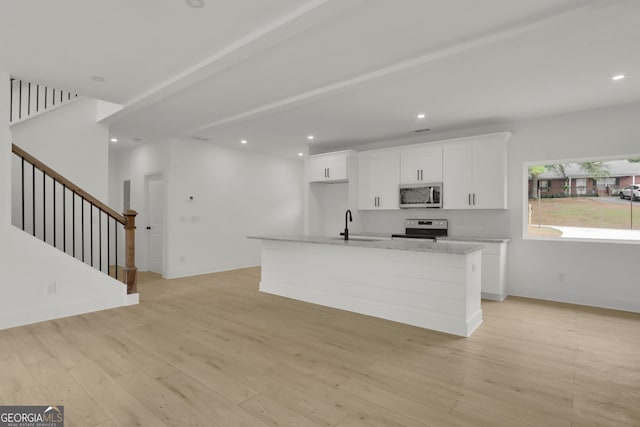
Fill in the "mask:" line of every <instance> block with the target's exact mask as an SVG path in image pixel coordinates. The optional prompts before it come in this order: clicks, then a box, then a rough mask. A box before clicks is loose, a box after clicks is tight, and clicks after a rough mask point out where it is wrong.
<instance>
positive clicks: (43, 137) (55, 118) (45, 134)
mask: <svg viewBox="0 0 640 427" xmlns="http://www.w3.org/2000/svg"><path fill="white" fill-rule="evenodd" d="M97 106H98V101H96V100H93V99H88V98H78V99H77V100H75V101H72V102H70V103H68V104H65V105H63V106H61V107H59V108H57V109H55V110H52V111H50V112H48V113H46V114H42V115H40V116H38V117H36V118H34V119H32V120H27V121H24V122H21V123H18V124H16V125H14V126H12V127H11V132H12V134H13V142H14V143H15V144H16V145H18V146H19V147H21V148H22V149H24V150H25V151H27V152H28V153H29V154H32V155H33V156H35V157H36V158H37V159H39V160H40V161H42V162H44V163H46V164H47V165H48V166H49V167H51V168H53V169H54V170H55V171H56V172H59V173H60V174H62V175H63V176H64V177H66V178H67V179H70V180H71V181H72V182H74V183H76V184H77V185H80V186H81V187H82V188H83V189H84V190H85V191H87V192H88V193H89V194H91V195H93V196H95V197H97V198H98V199H99V200H102V201H105V202H106V201H107V197H108V176H109V164H108V156H109V147H108V144H109V131H108V129H107V128H106V126H104V125H101V124H98V123H96V109H97Z"/></svg>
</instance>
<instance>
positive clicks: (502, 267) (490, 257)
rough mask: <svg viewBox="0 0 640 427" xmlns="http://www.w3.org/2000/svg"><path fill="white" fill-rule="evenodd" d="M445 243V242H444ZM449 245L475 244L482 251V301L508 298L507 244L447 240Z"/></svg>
mask: <svg viewBox="0 0 640 427" xmlns="http://www.w3.org/2000/svg"><path fill="white" fill-rule="evenodd" d="M443 241H445V240H443ZM446 242H447V243H453V244H455V243H465V244H468V243H474V244H478V245H482V246H484V248H483V249H482V282H481V285H480V288H481V292H482V294H481V295H482V299H489V300H494V301H502V300H503V299H505V298H506V296H507V284H506V275H507V242H478V241H475V242H474V241H460V240H454V241H451V240H446Z"/></svg>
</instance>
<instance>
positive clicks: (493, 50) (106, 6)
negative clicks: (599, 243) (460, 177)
mask: <svg viewBox="0 0 640 427" xmlns="http://www.w3.org/2000/svg"><path fill="white" fill-rule="evenodd" d="M204 2H205V7H203V8H198V9H196V8H191V7H188V6H187V4H186V2H185V1H184V0H110V1H108V2H106V1H98V0H56V1H41V0H21V1H5V2H2V4H0V37H1V38H2V40H7V41H9V42H6V43H3V45H2V48H0V70H3V71H7V72H9V73H11V74H12V75H13V76H16V77H20V78H23V79H25V80H30V81H34V82H38V83H44V84H48V85H50V86H54V87H57V88H61V89H68V90H73V91H76V92H78V93H80V94H82V95H86V96H91V97H95V98H99V99H104V100H108V101H111V102H114V103H118V104H122V105H124V108H123V109H122V110H121V111H120V112H118V113H117V114H115V115H114V116H112V117H111V118H109V119H108V120H107V122H108V124H109V125H110V130H111V133H112V135H114V136H117V137H118V138H119V139H120V141H121V143H120V144H123V145H127V142H131V141H132V140H133V139H134V138H141V139H142V140H143V141H144V140H154V139H157V138H161V137H178V138H183V139H185V143H189V142H188V141H189V140H190V139H191V138H193V137H196V138H200V139H207V140H209V141H211V143H215V144H223V145H229V146H234V147H239V146H240V140H242V139H246V140H247V141H248V143H247V144H246V145H243V146H242V147H243V149H248V150H257V151H262V152H270V153H274V154H277V155H284V156H295V155H297V153H298V152H300V151H306V148H309V147H311V149H312V150H313V151H321V150H322V148H323V147H333V148H335V147H346V146H354V145H357V144H363V143H367V142H374V141H379V140H384V139H399V138H403V137H409V136H411V135H415V134H414V133H413V130H415V129H422V128H429V129H431V133H434V132H444V131H448V130H452V129H461V128H468V127H472V126H479V125H483V124H489V123H495V122H509V121H512V120H518V119H523V118H529V117H538V116H543V115H551V114H559V113H564V112H570V111H578V110H586V109H592V108H599V107H604V106H611V105H617V104H626V103H633V102H640V55H638V53H637V50H638V46H640V1H637V0H615V1H612V0H535V1H532V0H393V1H392V0H305V1H302V0H269V1H265V0H204ZM617 73H623V74H625V75H626V76H627V77H626V78H625V79H624V80H621V81H616V82H614V81H612V80H611V77H612V76H613V75H614V74H617ZM95 75H99V76H103V77H104V78H106V82H104V83H98V82H95V81H93V80H92V79H91V76H95ZM419 112H424V113H426V114H427V117H426V119H424V120H418V119H416V114H417V113H419ZM308 134H314V135H315V136H316V138H315V139H314V141H312V142H309V141H308V140H307V139H306V136H307V135H308ZM422 135H424V134H422Z"/></svg>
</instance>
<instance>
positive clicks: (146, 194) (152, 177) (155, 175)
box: [138, 171, 167, 277]
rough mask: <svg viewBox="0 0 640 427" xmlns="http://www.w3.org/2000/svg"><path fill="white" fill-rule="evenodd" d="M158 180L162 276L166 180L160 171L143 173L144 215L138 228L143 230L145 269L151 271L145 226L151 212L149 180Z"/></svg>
mask: <svg viewBox="0 0 640 427" xmlns="http://www.w3.org/2000/svg"><path fill="white" fill-rule="evenodd" d="M155 180H160V183H161V187H160V188H161V194H162V196H163V200H162V269H161V270H162V272H161V274H162V277H166V270H167V263H166V260H167V225H166V220H167V203H166V200H167V197H166V190H167V186H166V182H165V176H164V173H163V172H162V171H155V172H149V173H147V174H145V175H144V217H143V218H140V222H139V224H140V225H139V226H138V228H139V229H142V230H144V232H145V233H144V240H145V245H144V246H145V249H146V264H147V265H146V271H151V256H150V255H151V245H150V239H149V234H148V233H147V227H148V226H149V215H150V213H151V209H150V207H149V182H150V181H155Z"/></svg>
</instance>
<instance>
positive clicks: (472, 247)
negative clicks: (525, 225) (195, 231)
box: [248, 233, 483, 255]
mask: <svg viewBox="0 0 640 427" xmlns="http://www.w3.org/2000/svg"><path fill="white" fill-rule="evenodd" d="M359 236H360V237H359ZM361 236H363V233H358V234H357V235H355V236H354V237H351V238H350V239H349V240H344V238H342V237H329V236H302V235H300V236H248V238H249V239H257V240H272V241H277V242H294V243H312V244H314V243H315V244H322V245H336V246H353V247H358V248H373V249H392V250H404V251H413V252H433V253H442V254H452V255H466V254H468V253H471V252H474V251H478V250H481V249H482V248H483V246H482V245H480V244H474V243H469V244H464V243H455V244H449V243H447V242H444V241H438V242H437V243H434V242H431V241H428V240H427V241H425V240H389V239H388V238H384V237H381V236H378V237H379V238H380V239H382V240H379V239H378V237H375V236H371V235H367V237H361ZM369 236H370V237H369Z"/></svg>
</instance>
